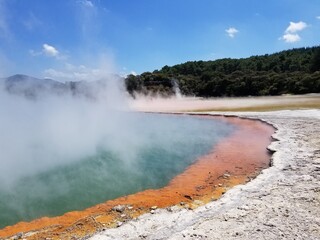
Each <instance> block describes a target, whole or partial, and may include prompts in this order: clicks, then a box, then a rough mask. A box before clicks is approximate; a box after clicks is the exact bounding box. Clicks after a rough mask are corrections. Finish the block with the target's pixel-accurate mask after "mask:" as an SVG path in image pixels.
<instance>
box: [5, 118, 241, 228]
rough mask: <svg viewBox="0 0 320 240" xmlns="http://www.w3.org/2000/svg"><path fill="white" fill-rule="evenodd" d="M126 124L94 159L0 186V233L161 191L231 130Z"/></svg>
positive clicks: (172, 122) (200, 122)
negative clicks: (10, 227) (37, 220)
mask: <svg viewBox="0 0 320 240" xmlns="http://www.w3.org/2000/svg"><path fill="white" fill-rule="evenodd" d="M132 115H134V117H133V118H132ZM130 118H132V119H133V120H132V121H133V123H132V125H130V129H131V130H130V133H127V132H128V131H124V132H122V131H121V129H119V131H118V134H117V135H116V136H106V138H105V139H104V142H103V144H101V145H99V146H97V150H96V152H95V154H92V155H91V156H85V157H82V158H80V159H77V161H71V162H70V161H65V163H63V162H62V163H60V164H59V165H58V166H54V167H51V168H48V169H45V170H42V171H40V172H36V173H34V174H29V175H28V176H24V177H21V178H19V179H18V180H16V181H15V182H13V183H11V185H10V187H1V186H0V228H2V227H5V226H7V225H12V224H14V223H17V222H19V221H29V220H32V219H35V218H39V217H42V216H57V215H61V214H63V213H65V212H68V211H72V210H81V209H84V208H87V207H90V206H92V205H95V204H98V203H101V202H104V201H106V200H110V199H114V198H117V197H120V196H124V195H128V194H132V193H135V192H138V191H141V190H145V189H149V188H161V187H163V186H165V185H167V184H168V182H169V181H170V180H171V179H172V178H173V177H174V176H176V175H178V174H179V173H181V172H183V171H184V169H185V168H186V167H188V166H189V165H190V164H192V163H193V162H195V161H196V159H197V158H198V157H199V156H201V155H204V154H206V153H207V152H208V151H210V150H211V149H212V147H213V146H214V145H215V144H217V143H218V142H219V141H220V140H221V139H223V138H225V137H227V136H228V135H229V134H231V133H232V131H233V130H234V129H235V127H234V126H232V125H229V124H227V123H224V122H222V121H219V120H214V119H203V118H197V117H191V116H176V115H162V114H130ZM125 129H128V128H125ZM17 167H19V166H17Z"/></svg>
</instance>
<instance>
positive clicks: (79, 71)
mask: <svg viewBox="0 0 320 240" xmlns="http://www.w3.org/2000/svg"><path fill="white" fill-rule="evenodd" d="M110 64H112V63H111V61H107V62H104V63H102V66H100V67H99V66H97V67H92V68H91V67H88V66H85V65H73V64H70V63H66V64H65V65H64V67H63V68H61V69H54V68H49V69H45V70H44V72H43V74H44V77H45V78H52V79H56V80H60V81H92V80H99V79H101V78H104V77H105V76H109V75H110V74H112V73H113V66H112V65H110Z"/></svg>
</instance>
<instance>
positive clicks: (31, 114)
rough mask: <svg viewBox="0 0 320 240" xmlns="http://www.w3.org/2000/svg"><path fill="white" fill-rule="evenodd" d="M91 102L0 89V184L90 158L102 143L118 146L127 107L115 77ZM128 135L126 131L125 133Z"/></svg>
mask: <svg viewBox="0 0 320 240" xmlns="http://www.w3.org/2000/svg"><path fill="white" fill-rule="evenodd" d="M95 96H96V99H95V100H92V99H91V100H90V99H87V98H85V97H81V96H73V95H72V94H63V95H54V94H46V95H41V97H39V98H37V99H36V100H34V99H26V98H25V97H23V96H17V95H12V94H9V93H7V92H6V91H5V90H4V87H3V86H1V90H0V149H1V152H0V182H1V183H2V184H4V183H10V182H12V181H14V180H17V179H19V178H21V177H22V176H26V175H30V174H33V173H36V172H39V171H43V170H45V169H48V168H52V167H55V166H58V165H60V164H65V163H66V162H68V161H69V162H72V161H76V160H79V159H83V158H85V157H87V156H92V155H94V154H95V153H96V151H98V150H99V148H100V147H101V148H103V147H104V146H103V145H104V144H108V145H109V146H110V145H114V146H113V147H114V149H117V148H119V146H120V144H122V143H119V142H117V141H118V140H117V138H115V137H112V139H111V138H110V137H109V136H115V135H116V133H117V132H118V131H120V130H121V131H122V130H124V131H125V128H128V127H129V125H130V120H128V119H126V120H125V122H126V123H127V124H123V123H124V119H123V111H124V110H126V109H127V106H126V101H125V95H124V94H123V92H122V91H121V82H120V81H119V80H118V79H115V78H112V79H110V78H109V79H108V81H107V86H106V88H105V89H104V90H101V89H96V92H95ZM126 130H127V131H128V132H130V131H129V129H126Z"/></svg>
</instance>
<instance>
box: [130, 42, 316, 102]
mask: <svg viewBox="0 0 320 240" xmlns="http://www.w3.org/2000/svg"><path fill="white" fill-rule="evenodd" d="M176 85H178V86H179V88H180V91H181V93H182V94H183V95H187V96H199V97H218V96H264V95H281V94H304V93H319V92H320V46H317V47H309V48H298V49H291V50H286V51H282V52H278V53H274V54H270V55H269V54H266V55H262V56H252V57H249V58H243V59H231V58H225V59H219V60H215V61H190V62H186V63H182V64H178V65H174V66H171V67H169V66H164V67H163V68H162V69H160V70H155V71H153V72H145V73H142V74H140V75H128V76H127V77H126V79H125V86H126V89H127V91H128V92H129V93H130V94H131V95H132V96H135V94H137V93H138V94H144V95H156V94H157V95H162V96H170V95H172V94H174V93H175V86H176Z"/></svg>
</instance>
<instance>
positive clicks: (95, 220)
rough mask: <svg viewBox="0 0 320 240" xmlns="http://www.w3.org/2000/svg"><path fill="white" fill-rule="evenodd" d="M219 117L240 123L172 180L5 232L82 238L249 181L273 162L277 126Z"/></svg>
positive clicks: (190, 204)
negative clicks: (151, 212) (159, 209)
mask: <svg viewBox="0 0 320 240" xmlns="http://www.w3.org/2000/svg"><path fill="white" fill-rule="evenodd" d="M202 117H208V118H212V116H211V117H209V116H202ZM214 118H219V119H221V120H222V121H226V122H228V123H231V124H235V125H237V126H238V128H237V130H236V131H235V132H234V133H233V134H232V135H231V136H230V137H228V138H226V139H224V140H223V141H221V142H220V143H219V144H218V145H216V146H215V148H214V149H213V150H212V152H210V153H209V154H207V155H205V156H203V157H201V158H200V159H198V160H197V162H196V163H195V164H193V165H191V166H190V167H188V168H187V169H186V170H185V171H184V172H183V173H182V174H180V175H178V176H177V177H175V178H174V179H173V180H172V181H171V182H170V183H169V185H168V186H166V187H164V188H161V189H150V190H146V191H143V192H139V193H136V194H133V195H129V196H125V197H121V198H118V199H115V200H110V201H107V202H105V203H102V204H98V205H96V206H93V207H90V208H88V209H85V210H83V211H73V212H69V213H66V214H64V215H62V216H58V217H53V218H48V217H43V218H40V219H36V220H34V221H31V222H20V223H17V224H15V225H13V226H8V227H5V228H4V229H2V230H0V237H2V238H9V237H10V236H14V235H16V234H18V233H22V236H23V238H27V239H46V238H48V239H78V238H81V237H85V236H88V235H91V234H93V233H95V232H97V231H100V230H103V229H105V228H109V227H116V226H117V224H120V223H119V222H125V221H128V220H130V219H132V218H136V217H138V216H139V215H141V214H143V213H146V212H149V211H150V210H151V209H152V208H153V206H157V207H158V208H165V207H169V206H173V205H179V206H180V207H186V208H195V207H197V206H199V205H201V204H204V203H207V202H209V201H212V200H215V199H217V198H219V197H220V196H221V195H222V194H223V193H224V192H225V191H226V190H227V189H229V188H231V187H232V186H235V185H237V184H243V183H245V182H246V181H250V179H251V178H253V177H255V176H257V175H258V174H259V173H260V171H261V170H262V169H264V168H267V167H268V166H269V164H270V153H269V152H268V151H267V149H266V147H267V146H268V145H269V144H270V142H271V137H270V136H271V135H272V134H273V132H274V128H273V127H271V126H270V125H267V124H264V123H261V122H260V121H254V120H248V119H240V118H236V117H219V116H215V117H214ZM197 200H200V201H197ZM116 205H122V206H123V211H122V210H121V211H119V212H117V211H115V210H112V208H113V207H114V206H116ZM154 209H155V207H154Z"/></svg>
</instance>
